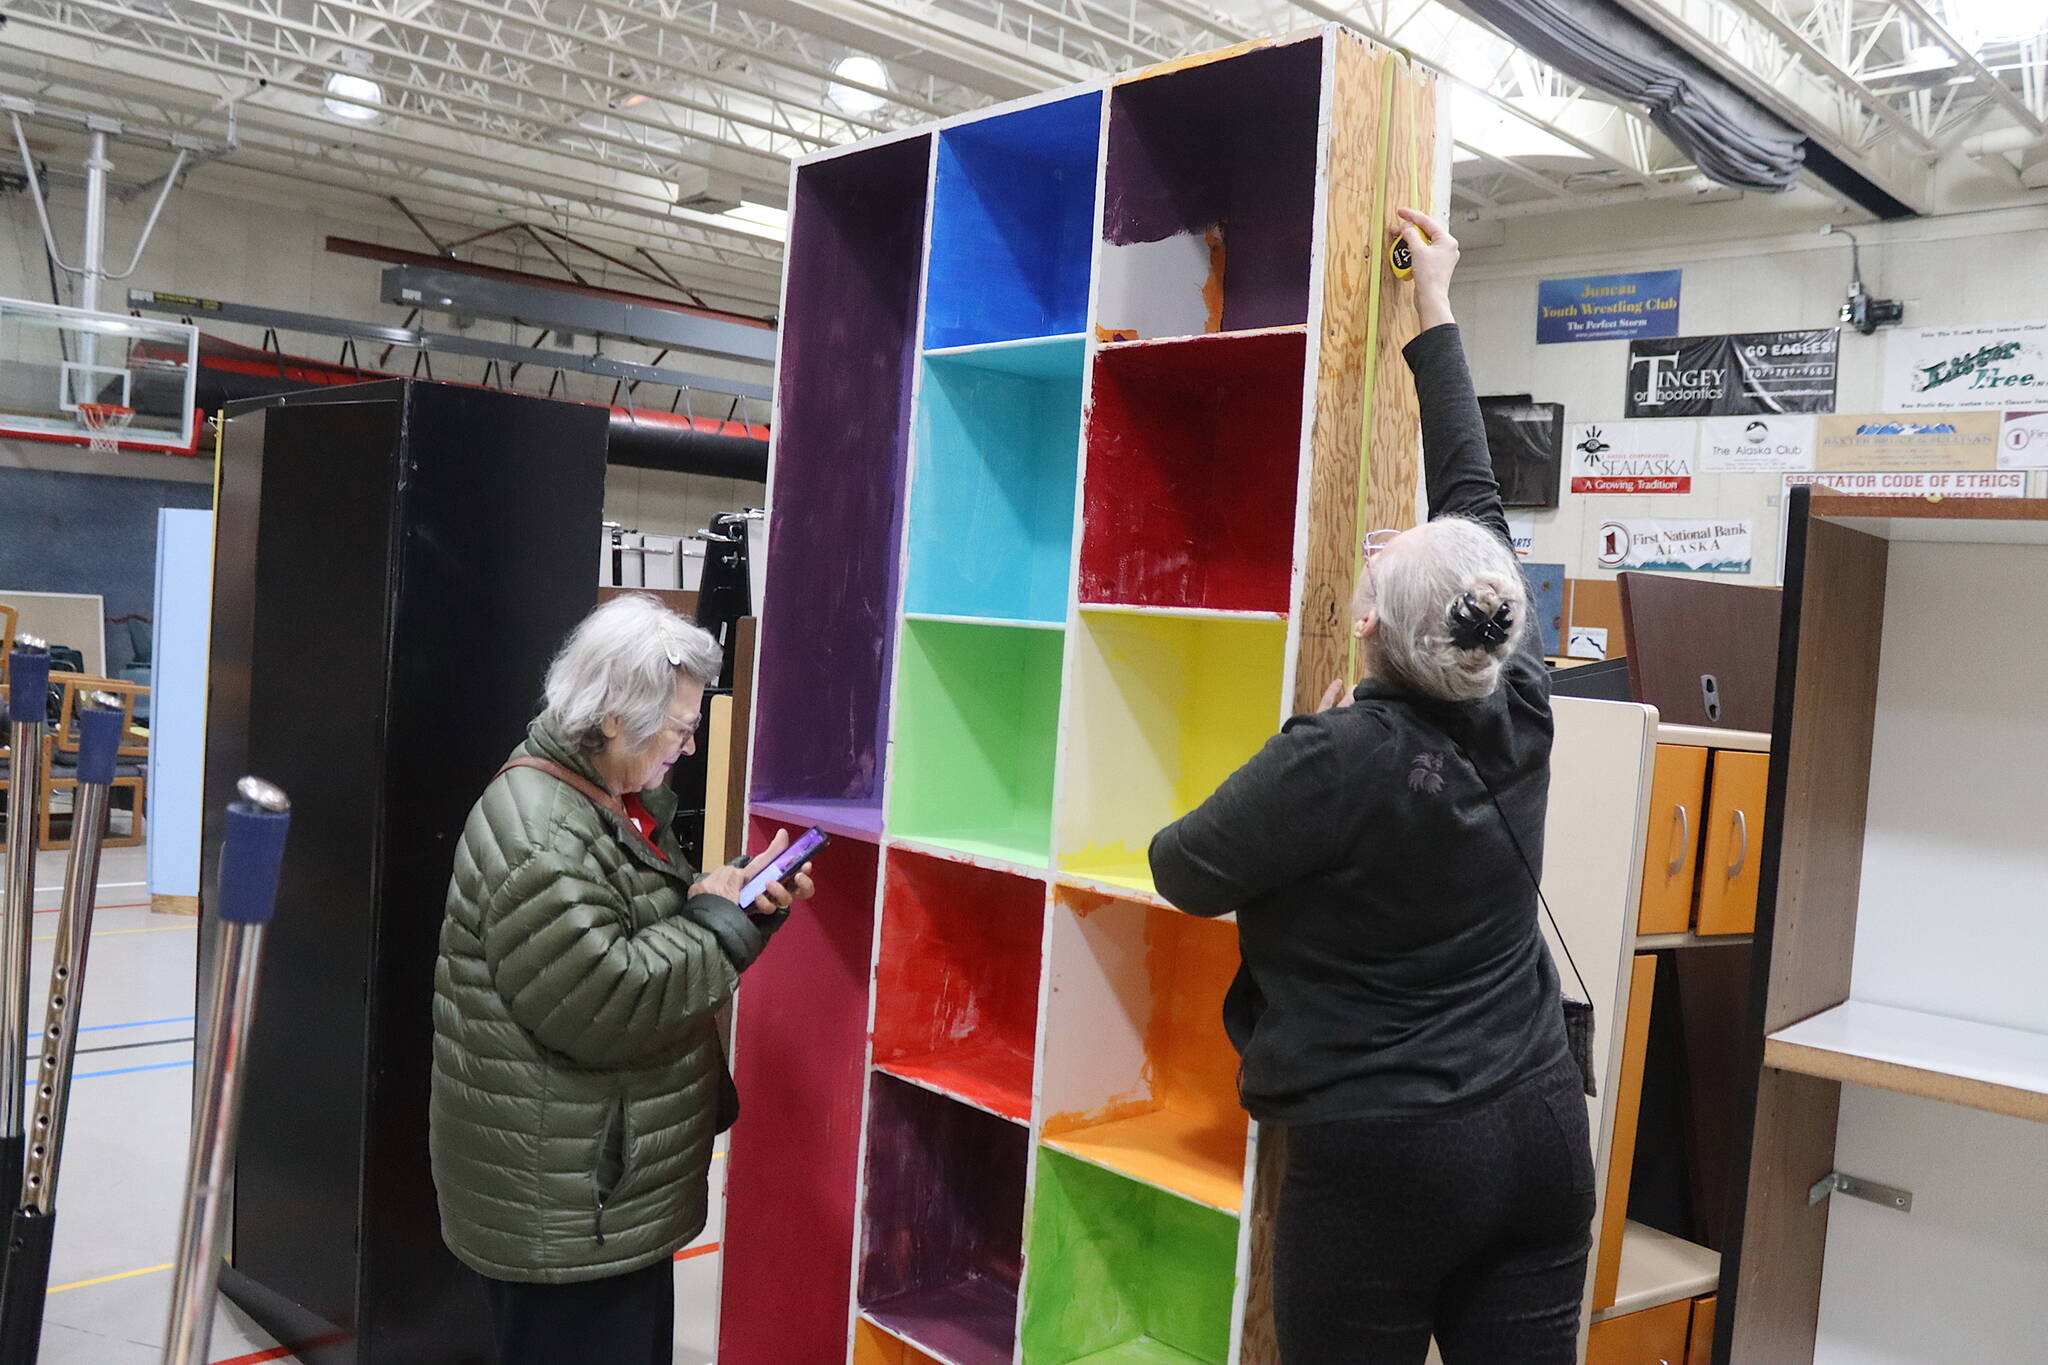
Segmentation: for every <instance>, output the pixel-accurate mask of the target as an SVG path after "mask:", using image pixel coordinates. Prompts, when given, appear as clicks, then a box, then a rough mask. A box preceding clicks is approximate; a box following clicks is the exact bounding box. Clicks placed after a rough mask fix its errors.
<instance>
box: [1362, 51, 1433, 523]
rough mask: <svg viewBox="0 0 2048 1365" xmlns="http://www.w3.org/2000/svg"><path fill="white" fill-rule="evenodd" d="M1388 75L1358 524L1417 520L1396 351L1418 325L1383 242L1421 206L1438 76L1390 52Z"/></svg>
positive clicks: (1417, 435)
mask: <svg viewBox="0 0 2048 1365" xmlns="http://www.w3.org/2000/svg"><path fill="white" fill-rule="evenodd" d="M1385 60H1386V62H1387V64H1388V65H1387V75H1386V79H1388V80H1391V81H1393V82H1394V99H1393V124H1392V127H1391V128H1390V129H1389V130H1388V136H1387V151H1386V161H1387V164H1386V168H1385V176H1386V186H1387V189H1386V194H1385V196H1384V197H1383V199H1382V200H1381V204H1380V208H1379V211H1378V214H1377V215H1376V216H1377V218H1378V223H1377V225H1376V226H1377V229H1378V232H1379V235H1380V242H1379V247H1380V248H1381V249H1380V250H1378V251H1377V252H1376V253H1375V255H1376V257H1377V261H1378V265H1377V270H1378V274H1379V277H1380V298H1379V310H1380V320H1379V345H1378V359H1377V361H1376V363H1375V366H1374V372H1373V386H1374V392H1373V396H1372V445H1371V447H1370V449H1369V451H1368V454H1367V460H1366V476H1365V477H1366V496H1365V517H1364V522H1365V525H1364V527H1363V529H1364V530H1376V529H1378V528H1380V527H1383V526H1407V525H1409V524H1410V523H1411V522H1413V521H1414V519H1415V484H1416V476H1417V474H1418V472H1419V470H1420V466H1421V444H1420V439H1421V432H1422V409H1421V406H1420V404H1419V403H1418V402H1417V400H1416V396H1415V377H1414V376H1413V375H1412V374H1410V373H1409V371H1408V362H1407V361H1406V360H1404V359H1403V358H1402V355H1401V350H1402V348H1403V347H1405V346H1406V345H1407V344H1408V343H1409V342H1410V341H1411V340H1413V339H1414V337H1415V334H1416V333H1417V332H1418V331H1420V330H1421V324H1420V323H1419V321H1418V320H1417V317H1416V311H1415V289H1414V287H1413V286H1412V285H1410V284H1408V283H1407V282H1405V281H1402V280H1397V279H1396V278H1395V277H1394V271H1393V265H1392V263H1391V258H1390V256H1389V254H1388V252H1387V251H1386V250H1385V249H1384V248H1385V247H1386V246H1387V244H1389V243H1391V242H1392V241H1393V239H1394V236H1395V234H1396V229H1397V228H1398V227H1399V226H1400V220H1399V219H1398V218H1396V217H1395V216H1394V211H1395V210H1396V209H1399V208H1401V207H1403V206H1411V207H1425V206H1427V205H1428V202H1429V200H1430V198H1431V193H1432V190H1431V187H1432V185H1433V183H1434V180H1435V166H1436V81H1435V78H1434V77H1431V76H1429V75H1426V74H1425V73H1424V72H1423V71H1422V70H1421V69H1420V68H1418V67H1414V66H1410V65H1408V64H1407V63H1406V62H1404V61H1401V60H1400V59H1398V58H1396V57H1394V56H1392V55H1389V56H1388V57H1387V58H1386V59H1385Z"/></svg>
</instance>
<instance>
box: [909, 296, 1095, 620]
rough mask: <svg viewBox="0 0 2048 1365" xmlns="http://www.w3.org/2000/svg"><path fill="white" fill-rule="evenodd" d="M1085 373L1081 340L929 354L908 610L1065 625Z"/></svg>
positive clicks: (913, 505)
mask: <svg viewBox="0 0 2048 1365" xmlns="http://www.w3.org/2000/svg"><path fill="white" fill-rule="evenodd" d="M1085 365H1086V347H1085V344H1084V341H1083V339H1082V337H1081V336H1079V335H1078V334H1076V335H1072V336H1064V337H1052V338H1048V339H1045V340H1040V341H1027V342H1008V343H1002V344H997V345H991V346H975V347H966V348H962V349H958V350H951V351H937V352H932V351H928V352H926V353H925V358H924V366H925V372H924V385H923V388H922V390H921V393H922V397H921V398H920V400H919V403H918V409H919V411H918V420H917V472H916V475H915V477H914V479H913V481H912V487H911V500H910V561H909V583H908V586H907V589H906V592H905V598H904V604H903V605H904V610H905V611H907V612H909V613H911V614H912V615H917V616H953V617H972V618H976V619H983V620H995V621H1038V622H1049V623H1050V622H1064V621H1065V620H1066V615H1067V574H1068V569H1069V559H1070V549H1071V547H1072V544H1073V531H1074V483H1075V466H1076V463H1077V457H1078V453H1079V450H1080V444H1081V379H1082V374H1083V372H1084V368H1085Z"/></svg>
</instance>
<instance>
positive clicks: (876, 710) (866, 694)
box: [752, 135, 932, 831]
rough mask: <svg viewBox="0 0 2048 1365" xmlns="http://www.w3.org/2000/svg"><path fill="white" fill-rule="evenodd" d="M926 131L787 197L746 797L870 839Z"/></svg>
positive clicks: (889, 638)
mask: <svg viewBox="0 0 2048 1365" xmlns="http://www.w3.org/2000/svg"><path fill="white" fill-rule="evenodd" d="M931 149H932V140H931V137H930V136H929V135H926V136H922V137H914V138H906V139H904V140H902V141H900V142H890V143H884V144H882V145H881V146H878V147H874V148H871V149H868V150H866V151H859V152H853V153H849V154H848V155H845V156H841V157H834V158H831V159H829V160H824V161H818V162H813V163H811V164H808V165H805V166H803V167H802V168H801V169H799V170H798V172H797V176H796V190H795V194H794V197H793V199H792V202H791V215H790V239H789V255H788V281H787V286H786V288H787V297H788V298H790V299H793V300H800V301H801V302H802V307H800V308H793V309H791V310H790V314H789V316H788V317H787V318H786V319H785V320H784V328H783V335H782V354H781V361H780V368H779V373H778V377H777V378H778V384H779V401H778V404H777V412H776V421H775V433H774V441H775V459H774V476H773V477H774V483H773V488H774V496H773V507H772V508H771V513H772V516H771V521H770V528H771V529H770V533H769V542H768V568H767V580H766V582H767V590H766V593H765V594H764V600H763V603H762V608H761V646H760V648H761V672H760V688H759V695H758V700H757V702H756V705H757V706H758V707H759V711H758V713H757V714H758V719H757V720H756V723H755V728H754V735H755V740H754V743H755V752H754V760H753V762H754V770H753V788H752V795H753V799H754V800H755V801H756V802H761V803H767V804H771V805H786V804H795V805H811V804H819V805H825V806H827V807H829V808H830V809H832V810H834V811H835V812H837V813H838V815H839V817H840V819H841V822H842V823H843V824H844V825H845V826H846V827H848V828H855V829H861V830H864V831H865V830H870V829H871V830H875V831H879V828H880V823H881V817H880V811H881V800H882V795H881V792H882V752H883V737H884V735H885V734H886V732H887V726H888V714H887V713H888V704H889V703H888V697H889V670H890V666H891V663H892V660H893V656H894V653H895V647H896V630H895V614H896V574H897V562H898V554H897V547H898V540H899V531H900V528H901V525H902V523H901V516H902V507H903V502H904V498H903V489H904V462H905V454H906V451H907V449H908V446H909V430H910V391H911V378H912V375H913V374H914V372H915V362H916V358H917V319H918V311H919V299H918V280H919V276H920V274H921V269H922V257H923V251H924V222H925V196H926V191H927V187H928V184H929V180H930V168H931Z"/></svg>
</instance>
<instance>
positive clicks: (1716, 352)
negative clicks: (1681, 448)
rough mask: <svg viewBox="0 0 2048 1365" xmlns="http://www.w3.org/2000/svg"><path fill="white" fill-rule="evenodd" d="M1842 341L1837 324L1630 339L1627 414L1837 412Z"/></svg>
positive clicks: (1690, 415) (1700, 414) (1661, 415)
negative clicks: (1818, 327) (1796, 329)
mask: <svg viewBox="0 0 2048 1365" xmlns="http://www.w3.org/2000/svg"><path fill="white" fill-rule="evenodd" d="M1840 341H1841V334H1840V333H1839V332H1837V331H1836V330H1834V329H1833V328H1826V329H1821V330H1815V331H1805V332H1734V333H1731V334H1729V335H1727V336H1715V337H1670V338H1668V339H1664V340H1648V341H1632V342H1630V343H1629V347H1628V408H1627V412H1628V415H1629V416H1630V417H1743V416H1748V415H1750V414H1752V413H1774V412H1833V411H1834V410H1835V367H1836V359H1837V352H1838V350H1839V344H1840Z"/></svg>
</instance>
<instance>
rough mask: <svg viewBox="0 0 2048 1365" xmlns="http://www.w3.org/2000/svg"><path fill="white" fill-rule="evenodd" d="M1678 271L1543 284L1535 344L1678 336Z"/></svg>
mask: <svg viewBox="0 0 2048 1365" xmlns="http://www.w3.org/2000/svg"><path fill="white" fill-rule="evenodd" d="M1683 274H1684V272H1683V271H1678V270H1651V271H1645V272H1643V273H1642V274H1637V275H1588V276H1585V277H1583V278H1581V279H1576V280H1545V281H1543V283H1542V284H1541V285H1539V286H1537V290H1536V340H1537V342H1538V343H1549V342H1554V341H1626V340H1627V339H1629V338H1630V337H1675V336H1677V335H1678V286H1679V280H1680V278H1681V277H1682V275H1683Z"/></svg>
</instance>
